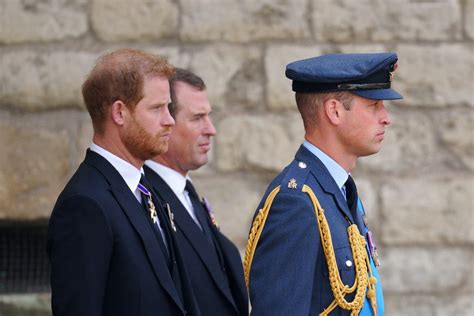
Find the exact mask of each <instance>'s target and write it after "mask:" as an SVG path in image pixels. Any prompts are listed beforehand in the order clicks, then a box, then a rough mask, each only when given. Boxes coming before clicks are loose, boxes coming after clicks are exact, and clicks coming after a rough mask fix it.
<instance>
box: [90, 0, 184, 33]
mask: <svg viewBox="0 0 474 316" xmlns="http://www.w3.org/2000/svg"><path fill="white" fill-rule="evenodd" d="M178 19H179V17H178V6H177V4H176V2H175V1H170V0H155V1H148V0H116V1H108V0H91V22H92V27H93V29H94V31H95V32H96V34H97V35H98V36H99V38H100V39H101V40H103V41H106V42H113V41H120V40H133V39H138V38H139V39H142V40H147V39H160V38H163V37H167V36H174V35H176V34H177V33H178V32H177V31H178V30H177V27H178Z"/></svg>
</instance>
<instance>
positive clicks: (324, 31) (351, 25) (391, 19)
mask: <svg viewBox="0 0 474 316" xmlns="http://www.w3.org/2000/svg"><path fill="white" fill-rule="evenodd" d="M312 3H313V8H312V10H313V11H312V20H313V31H314V34H315V37H316V39H317V40H318V41H322V42H328V41H329V42H332V41H336V42H348V41H381V42H390V41H394V40H422V41H434V40H453V39H460V38H461V36H462V25H461V18H460V16H461V8H460V4H459V1H456V0H443V1H409V0H401V1H397V3H396V4H395V3H391V2H386V1H382V0H362V1H357V2H355V1H351V0H342V1H331V0H322V1H313V2H312Z"/></svg>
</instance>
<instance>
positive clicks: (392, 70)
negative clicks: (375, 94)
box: [388, 63, 398, 82]
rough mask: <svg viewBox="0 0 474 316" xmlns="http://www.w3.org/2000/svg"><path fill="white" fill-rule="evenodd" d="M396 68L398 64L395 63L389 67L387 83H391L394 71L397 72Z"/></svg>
mask: <svg viewBox="0 0 474 316" xmlns="http://www.w3.org/2000/svg"><path fill="white" fill-rule="evenodd" d="M397 68H398V64H397V63H395V64H393V65H392V66H391V67H390V71H389V72H388V73H389V75H390V77H389V79H388V80H389V81H390V82H392V81H393V77H394V76H395V70H397Z"/></svg>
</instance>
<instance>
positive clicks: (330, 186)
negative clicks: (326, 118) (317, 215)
mask: <svg viewBox="0 0 474 316" xmlns="http://www.w3.org/2000/svg"><path fill="white" fill-rule="evenodd" d="M295 159H296V160H298V161H304V162H305V163H306V164H307V165H308V166H309V168H310V170H311V173H312V174H313V176H314V178H315V179H316V181H318V182H319V184H320V185H321V188H322V189H323V190H324V191H325V192H326V193H329V194H331V195H332V196H333V198H334V200H335V201H336V204H337V206H338V208H339V210H340V211H341V212H342V213H343V214H344V215H345V216H347V217H348V218H349V219H350V220H351V221H352V223H356V222H355V220H354V218H353V216H352V214H351V211H350V210H349V206H348V205H347V202H346V200H345V199H344V196H343V195H342V192H341V190H340V189H339V187H338V186H337V184H336V182H335V181H334V179H333V177H332V176H331V174H330V173H329V171H328V169H327V168H326V167H325V166H324V164H323V163H322V162H321V160H319V158H318V157H316V156H315V155H313V154H312V153H311V152H310V151H309V150H308V149H307V148H306V147H304V146H301V147H300V149H299V150H298V152H297V153H296V155H295Z"/></svg>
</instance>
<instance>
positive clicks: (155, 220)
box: [147, 196, 158, 224]
mask: <svg viewBox="0 0 474 316" xmlns="http://www.w3.org/2000/svg"><path fill="white" fill-rule="evenodd" d="M147 202H148V209H149V210H150V217H151V220H152V222H153V224H156V223H158V215H157V214H156V208H155V203H153V201H152V200H151V196H149V197H148V198H147Z"/></svg>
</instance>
